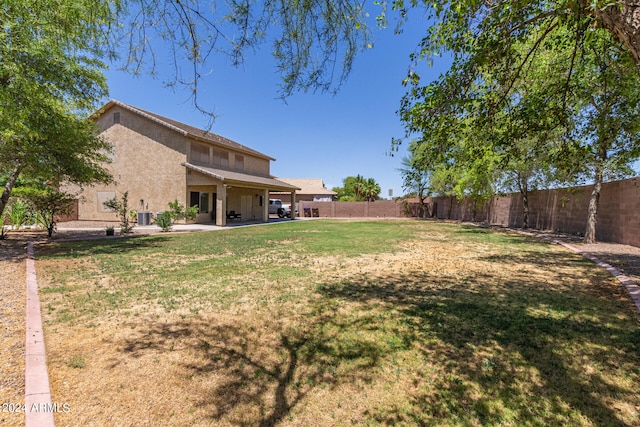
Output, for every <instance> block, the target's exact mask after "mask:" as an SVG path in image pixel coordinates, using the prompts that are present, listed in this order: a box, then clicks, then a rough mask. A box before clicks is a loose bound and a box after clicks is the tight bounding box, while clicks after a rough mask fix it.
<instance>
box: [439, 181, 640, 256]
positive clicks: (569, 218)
mask: <svg viewBox="0 0 640 427" xmlns="http://www.w3.org/2000/svg"><path fill="white" fill-rule="evenodd" d="M592 190H593V186H592V185H585V186H580V187H574V188H562V189H553V190H540V191H533V192H531V193H530V194H529V226H530V227H531V228H535V229H540V230H553V231H558V232H562V233H569V234H576V235H584V232H585V229H586V226H587V210H588V206H589V198H590V197H591V192H592ZM427 203H430V204H432V205H433V204H435V205H437V208H436V215H435V216H436V217H437V218H440V219H449V215H448V212H449V207H451V218H450V219H454V220H460V221H478V222H486V223H489V224H492V225H501V226H506V227H514V228H517V227H522V220H523V213H522V196H521V195H520V194H518V193H513V194H508V195H505V196H495V197H493V198H492V199H491V200H490V201H489V202H487V203H486V204H485V205H484V206H482V207H481V208H479V209H477V210H476V215H475V219H473V209H472V204H471V202H470V201H469V200H463V201H461V202H459V201H458V200H456V199H453V200H452V199H451V198H443V197H434V198H429V199H427ZM596 231H597V232H596V238H597V239H598V240H599V241H603V242H616V243H623V244H627V245H633V246H640V177H637V178H631V179H626V180H621V181H614V182H608V183H605V184H603V186H602V190H601V193H600V203H599V206H598V225H597V228H596Z"/></svg>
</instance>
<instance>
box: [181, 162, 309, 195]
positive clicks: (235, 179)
mask: <svg viewBox="0 0 640 427" xmlns="http://www.w3.org/2000/svg"><path fill="white" fill-rule="evenodd" d="M182 166H184V167H186V168H187V169H190V170H194V171H196V172H200V173H201V174H204V175H207V176H210V177H212V178H215V179H219V180H220V181H222V182H223V183H225V184H227V185H233V184H243V185H246V184H251V185H255V184H258V185H262V186H264V187H265V188H267V189H269V190H275V191H282V192H287V193H291V192H292V191H294V190H299V189H300V188H298V187H296V186H295V185H291V184H287V183H286V182H282V181H280V180H277V179H275V178H273V177H267V176H257V175H249V174H246V173H242V172H234V171H229V170H226V169H218V168H212V167H208V166H198V165H194V164H191V163H187V162H185V163H182Z"/></svg>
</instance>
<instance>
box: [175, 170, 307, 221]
mask: <svg viewBox="0 0 640 427" xmlns="http://www.w3.org/2000/svg"><path fill="white" fill-rule="evenodd" d="M182 165H183V166H184V167H185V168H186V169H187V200H189V206H195V205H197V206H198V207H199V214H198V217H197V218H196V223H214V224H215V225H217V226H220V227H224V226H225V225H227V222H234V223H235V222H247V221H253V222H255V221H261V222H268V221H269V192H270V191H280V192H287V193H289V194H291V200H292V201H293V203H292V204H295V200H296V191H297V190H299V188H297V187H296V186H294V185H291V184H287V183H285V182H282V181H279V180H277V179H275V178H273V177H271V176H260V175H251V174H247V173H242V172H236V171H230V170H226V169H219V168H214V167H207V166H200V165H194V164H192V163H188V162H185V163H182ZM294 218H295V212H293V213H292V216H291V219H294Z"/></svg>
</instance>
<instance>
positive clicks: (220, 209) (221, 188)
mask: <svg viewBox="0 0 640 427" xmlns="http://www.w3.org/2000/svg"><path fill="white" fill-rule="evenodd" d="M215 203H216V225H217V226H218V227H224V226H225V225H227V184H219V185H218V191H217V198H216V200H215Z"/></svg>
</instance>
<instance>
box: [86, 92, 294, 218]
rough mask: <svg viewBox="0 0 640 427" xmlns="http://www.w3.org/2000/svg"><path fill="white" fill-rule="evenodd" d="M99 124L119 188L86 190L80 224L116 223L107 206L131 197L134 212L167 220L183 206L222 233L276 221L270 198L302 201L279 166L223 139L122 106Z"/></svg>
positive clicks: (105, 111)
mask: <svg viewBox="0 0 640 427" xmlns="http://www.w3.org/2000/svg"><path fill="white" fill-rule="evenodd" d="M92 118H93V119H94V120H96V122H97V123H98V126H99V129H100V131H101V133H100V135H101V136H102V137H103V138H105V139H106V140H107V141H109V142H110V143H111V144H112V146H113V153H112V163H110V164H109V165H108V169H109V170H110V172H111V173H112V175H113V179H114V182H113V183H112V184H110V185H106V186H93V187H87V188H85V189H83V190H82V192H81V196H82V197H81V198H80V202H79V204H78V219H79V220H113V219H114V213H113V212H112V211H110V210H109V209H107V208H106V207H105V206H104V202H105V201H107V200H109V199H112V198H114V197H117V198H120V197H121V196H122V194H123V193H124V192H125V191H128V194H129V207H130V209H135V210H137V211H139V212H140V211H149V212H153V213H156V212H161V211H165V210H167V208H168V203H169V202H172V201H174V200H176V199H177V200H178V201H179V202H180V203H182V204H183V205H185V206H194V205H195V206H198V208H199V215H198V217H197V219H196V222H199V223H211V222H213V223H215V224H216V225H220V226H223V225H225V224H226V222H227V219H228V218H234V219H241V220H242V221H252V220H258V221H264V222H266V221H268V219H269V192H270V191H282V192H287V193H289V194H291V196H292V197H293V198H295V192H296V190H297V189H298V188H297V187H296V186H294V185H291V184H287V183H285V182H281V181H278V180H277V179H274V178H273V177H272V176H271V174H270V162H271V161H272V160H275V159H273V158H272V157H269V156H267V155H265V154H262V153H260V152H258V151H256V150H253V149H251V148H249V147H246V146H244V145H241V144H238V143H237V142H234V141H231V140H229V139H227V138H224V137H222V136H219V135H216V134H214V133H211V132H206V131H204V130H202V129H198V128H195V127H192V126H189V125H186V124H184V123H180V122H177V121H175V120H171V119H168V118H166V117H162V116H159V115H157V114H154V113H150V112H148V111H144V110H141V109H139V108H136V107H133V106H131V105H127V104H125V103H122V102H119V101H115V100H112V101H109V102H108V103H106V104H105V105H104V106H103V107H102V108H101V109H100V110H99V111H98V112H96V113H95V114H94V115H93V116H92ZM234 214H235V215H234Z"/></svg>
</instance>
